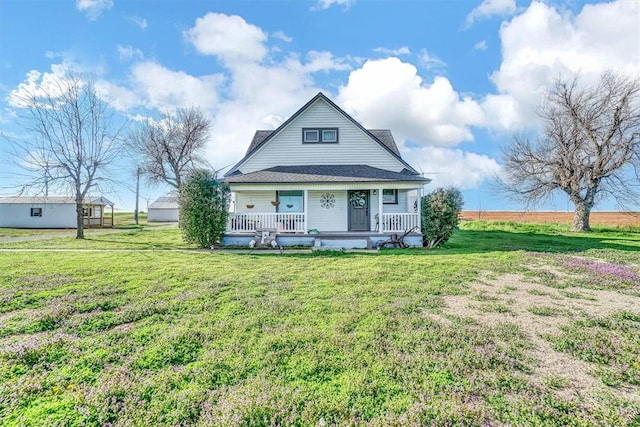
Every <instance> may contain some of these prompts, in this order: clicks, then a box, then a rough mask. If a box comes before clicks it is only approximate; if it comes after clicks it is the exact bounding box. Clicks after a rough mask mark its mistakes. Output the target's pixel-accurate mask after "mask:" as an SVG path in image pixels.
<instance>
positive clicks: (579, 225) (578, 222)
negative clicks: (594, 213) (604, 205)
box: [571, 201, 591, 231]
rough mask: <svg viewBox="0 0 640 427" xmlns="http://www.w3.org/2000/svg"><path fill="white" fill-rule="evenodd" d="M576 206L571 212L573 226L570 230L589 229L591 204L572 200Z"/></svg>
mask: <svg viewBox="0 0 640 427" xmlns="http://www.w3.org/2000/svg"><path fill="white" fill-rule="evenodd" d="M574 204H575V206H576V210H575V212H574V214H573V226H572V227H571V230H573V231H590V230H591V227H589V214H591V206H590V205H589V204H588V203H586V202H584V201H579V202H574Z"/></svg>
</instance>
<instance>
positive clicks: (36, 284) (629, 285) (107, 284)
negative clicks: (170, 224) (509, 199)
mask: <svg viewBox="0 0 640 427" xmlns="http://www.w3.org/2000/svg"><path fill="white" fill-rule="evenodd" d="M146 233H150V234H146ZM638 236H639V234H637V230H632V229H599V230H596V231H595V232H594V233H589V234H574V233H571V232H569V231H568V229H567V228H565V227H564V226H558V225H553V226H543V225H535V224H516V223H493V222H471V223H465V224H463V225H462V229H461V230H460V231H459V232H457V233H456V234H455V236H454V238H453V239H452V240H451V241H450V242H449V243H448V244H447V245H446V246H445V247H444V248H441V249H437V250H431V251H425V250H419V249H418V250H416V249H414V250H404V251H399V250H384V251H382V252H380V253H375V252H374V253H363V254H361V253H342V252H326V253H313V254H287V252H286V251H285V253H284V254H282V255H271V254H269V255H267V254H264V253H260V252H258V251H256V253H254V254H229V253H218V252H215V251H214V252H212V253H210V252H199V251H191V250H189V247H188V246H186V245H183V244H182V243H181V242H180V235H179V232H178V231H177V230H176V229H154V230H149V229H144V228H143V229H134V230H130V231H125V232H123V233H118V234H113V235H105V236H97V235H96V236H91V237H90V239H88V240H87V241H85V242H77V241H75V240H74V239H66V238H58V239H51V240H45V241H39V242H34V241H29V242H23V243H11V244H3V245H0V248H3V250H2V252H0V272H1V273H0V274H1V276H0V425H3V426H4V425H7V426H13V425H16V426H18V425H19V426H22V425H27V426H29V425H33V426H43V425H60V426H62V425H64V426H67V425H78V426H80V425H122V426H124V425H127V426H129V425H139V426H148V425H167V426H169V425H201V426H210V425H216V426H236V425H246V426H271V425H299V426H307V425H311V426H315V425H323V426H329V425H338V426H343V425H368V426H405V425H410V426H411V425H416V426H418V425H447V424H448V425H482V424H486V425H531V426H538V425H550V426H554V425H581V426H582V425H616V426H618V425H619V426H625V425H629V426H631V425H640V392H639V390H640V362H639V359H638V354H640V308H639V307H640V239H638ZM25 248H27V249H30V250H28V251H23V250H15V249H25ZM39 248H40V249H42V250H40V249H39ZM47 248H62V249H68V250H64V251H52V250H48V249H47ZM76 249H85V250H82V251H78V250H76ZM86 249H88V250H86ZM102 249H123V251H113V250H111V251H106V250H102ZM131 249H140V250H131ZM159 249H162V250H159ZM171 249H181V250H171Z"/></svg>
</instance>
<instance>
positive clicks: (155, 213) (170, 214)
mask: <svg viewBox="0 0 640 427" xmlns="http://www.w3.org/2000/svg"><path fill="white" fill-rule="evenodd" d="M179 219H180V209H178V208H166V209H159V208H149V210H148V213H147V222H178V220H179Z"/></svg>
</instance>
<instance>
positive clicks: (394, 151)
mask: <svg viewBox="0 0 640 427" xmlns="http://www.w3.org/2000/svg"><path fill="white" fill-rule="evenodd" d="M319 99H322V100H323V101H324V102H326V103H327V104H328V105H329V106H331V107H332V108H333V109H335V110H336V111H337V112H338V113H340V114H341V115H343V116H344V117H345V118H346V119H348V120H349V121H350V122H351V123H353V124H354V125H355V126H356V127H357V128H358V129H360V130H361V131H362V132H364V133H365V134H367V135H368V136H369V137H370V138H371V139H372V140H373V141H375V142H377V143H378V144H380V146H381V147H383V148H384V149H385V150H386V151H387V152H388V153H389V154H391V155H392V156H393V157H395V158H396V159H397V160H398V161H400V162H401V163H402V164H403V165H404V167H405V168H406V169H407V170H409V171H411V172H413V173H415V174H418V172H417V171H416V170H415V169H413V168H412V167H411V165H409V164H408V163H407V162H405V161H404V160H403V159H402V157H400V152H399V151H398V147H397V145H396V142H395V140H394V139H393V135H391V131H390V130H388V129H374V130H367V129H365V128H364V127H363V126H362V125H361V124H360V123H358V122H357V121H356V120H355V119H354V118H353V117H351V116H350V115H349V114H347V113H346V112H345V111H344V110H343V109H342V108H340V107H338V106H337V105H336V104H335V103H334V102H333V101H331V100H330V99H329V98H327V97H326V95H325V94H323V93H322V92H318V94H317V95H316V96H314V97H313V98H311V100H309V102H307V103H306V104H304V105H303V106H302V108H300V109H299V110H298V111H296V112H295V113H294V114H293V115H292V116H291V117H289V118H288V119H287V120H286V121H285V122H284V123H282V124H281V125H280V126H278V128H277V129H275V130H273V131H268V130H259V131H256V133H255V134H254V136H253V140H252V141H251V144H249V148H248V149H247V152H246V154H245V156H244V157H243V158H242V159H241V160H240V161H239V162H238V163H236V164H235V165H233V167H232V168H231V169H229V171H228V172H227V173H226V174H225V176H229V175H233V174H237V173H238V168H239V167H240V166H241V165H242V164H243V163H244V162H245V161H247V160H248V159H249V158H250V157H251V156H253V155H254V154H255V153H256V152H257V151H258V149H259V148H260V147H262V146H264V145H265V144H266V143H267V142H269V141H270V140H271V139H272V138H273V137H274V136H275V135H277V134H278V133H279V132H280V131H281V130H283V129H284V128H286V127H287V126H288V125H289V124H290V123H291V122H293V121H294V120H295V119H296V118H297V117H298V116H300V115H301V114H302V113H304V112H305V111H306V110H307V109H308V108H309V107H311V106H312V105H313V104H314V103H315V102H316V101H317V100H319Z"/></svg>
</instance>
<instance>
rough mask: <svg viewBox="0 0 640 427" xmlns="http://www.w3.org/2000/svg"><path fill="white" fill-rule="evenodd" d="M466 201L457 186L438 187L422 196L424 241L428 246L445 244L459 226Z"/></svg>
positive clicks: (424, 244) (433, 246)
mask: <svg viewBox="0 0 640 427" xmlns="http://www.w3.org/2000/svg"><path fill="white" fill-rule="evenodd" d="M463 205H464V201H463V200H462V193H460V190H458V189H457V188H453V187H452V188H446V189H445V188H438V189H437V190H435V191H433V192H431V193H429V194H427V195H426V196H424V197H423V198H422V203H421V209H422V236H423V237H422V243H423V246H426V247H428V248H435V247H437V246H440V245H442V244H444V243H445V242H446V241H447V240H449V237H451V235H452V234H453V232H454V231H455V229H456V228H457V227H458V220H459V219H458V218H459V216H460V211H461V210H462V206H463Z"/></svg>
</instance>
